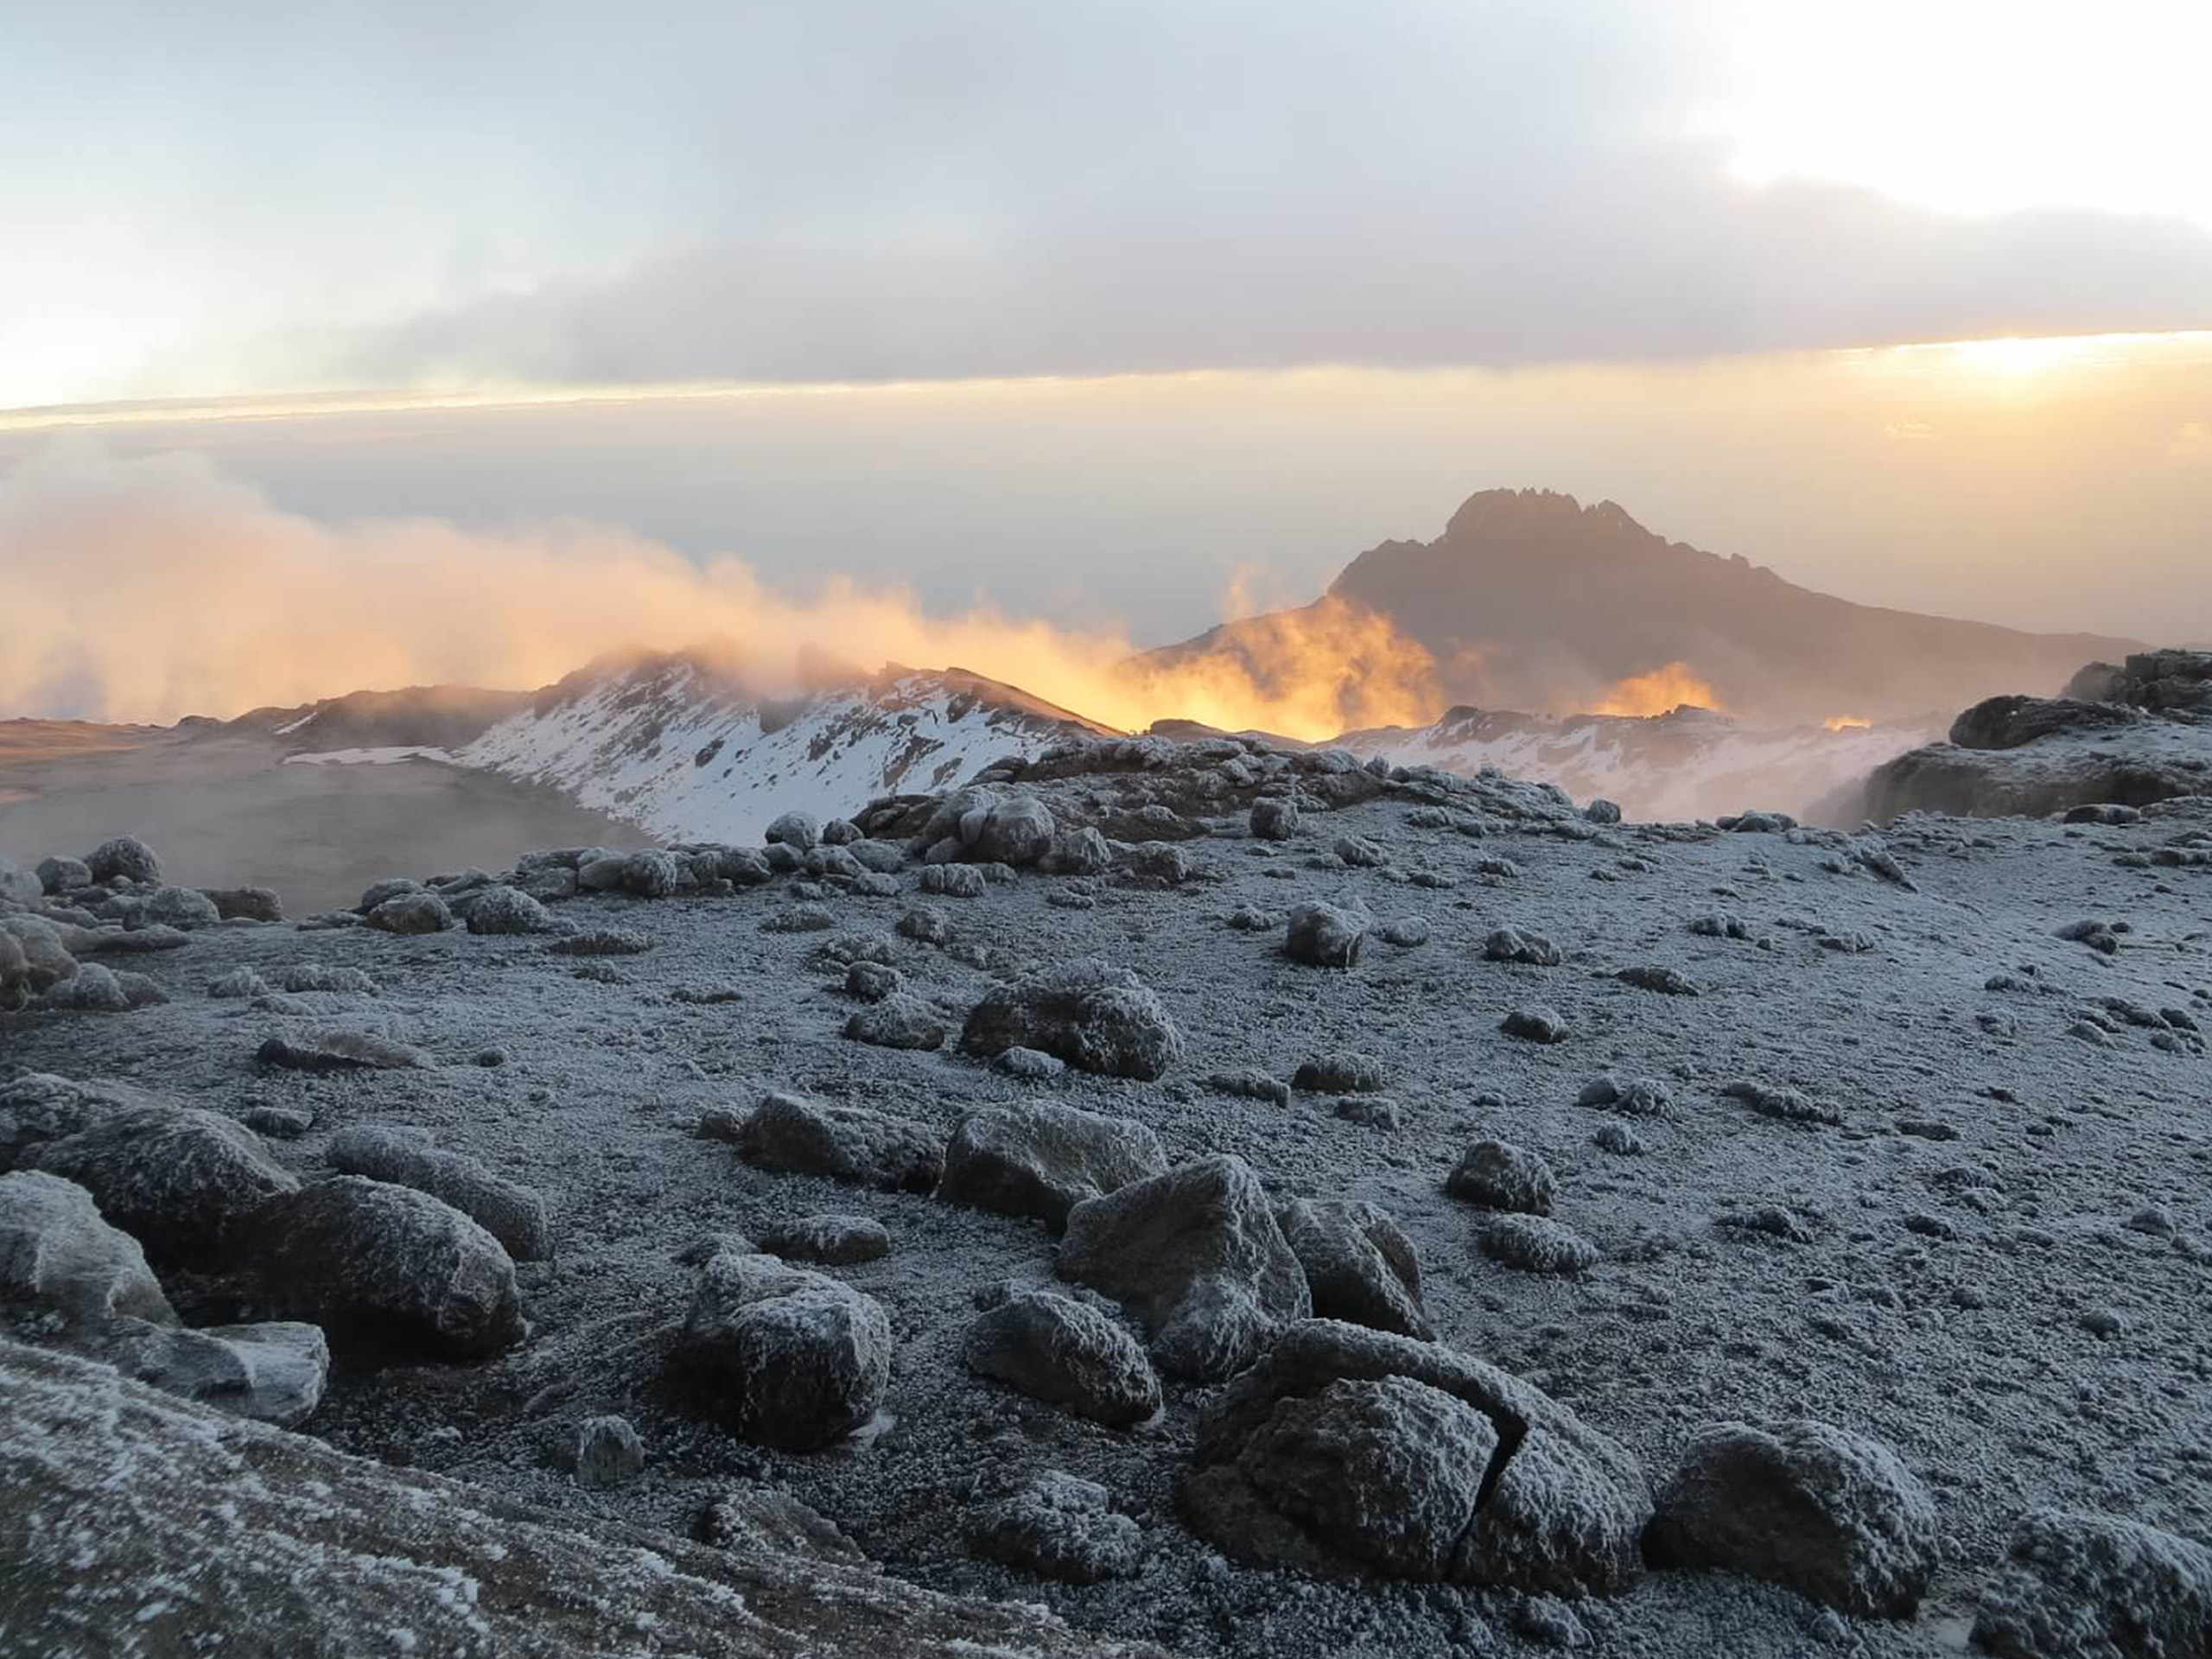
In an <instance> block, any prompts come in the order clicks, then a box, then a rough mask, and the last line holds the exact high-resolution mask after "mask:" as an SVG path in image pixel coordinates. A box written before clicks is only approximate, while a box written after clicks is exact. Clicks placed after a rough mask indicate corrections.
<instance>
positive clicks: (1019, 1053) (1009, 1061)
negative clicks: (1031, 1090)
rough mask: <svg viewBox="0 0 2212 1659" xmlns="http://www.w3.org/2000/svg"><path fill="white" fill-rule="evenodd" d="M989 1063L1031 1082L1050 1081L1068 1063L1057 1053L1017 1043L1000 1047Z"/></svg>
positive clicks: (1012, 1075) (1061, 1071)
mask: <svg viewBox="0 0 2212 1659" xmlns="http://www.w3.org/2000/svg"><path fill="white" fill-rule="evenodd" d="M991 1064H992V1065H995V1066H996V1067H998V1069H999V1070H1000V1071H1003V1072H1005V1073H1007V1075H1008V1076H1009V1077H1021V1078H1025V1079H1027V1081H1029V1082H1031V1083H1050V1082H1051V1081H1052V1079H1053V1078H1054V1077H1059V1076H1060V1075H1061V1074H1062V1073H1064V1072H1065V1071H1066V1070H1067V1069H1068V1063H1067V1062H1066V1061H1065V1060H1064V1059H1061V1058H1059V1057H1058V1055H1053V1054H1047V1053H1046V1052H1044V1051H1043V1050H1041V1049H1035V1048H1023V1047H1020V1046H1018V1045H1017V1046H1015V1047H1013V1048H1005V1049H1001V1050H1000V1051H999V1053H998V1057H997V1058H995V1059H994V1060H993V1061H992V1062H991Z"/></svg>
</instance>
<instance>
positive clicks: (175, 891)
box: [143, 887, 223, 931]
mask: <svg viewBox="0 0 2212 1659" xmlns="http://www.w3.org/2000/svg"><path fill="white" fill-rule="evenodd" d="M143 917H144V918H145V919H146V920H147V921H149V922H153V923H156V924H158V925H161V926H162V927H181V928H184V929H186V930H188V931H189V930H190V929H193V928H195V927H213V926H214V925H216V924H217V923H218V922H220V921H221V920H222V919H223V912H221V911H219V910H218V909H217V908H216V907H215V901H214V900H213V899H210V898H209V897H208V896H207V894H206V893H202V892H200V889H199V888H197V887H156V889H155V890H154V891H153V892H152V893H149V895H148V896H147V899H146V908H145V910H144V912H143Z"/></svg>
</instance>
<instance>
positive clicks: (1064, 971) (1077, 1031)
mask: <svg viewBox="0 0 2212 1659" xmlns="http://www.w3.org/2000/svg"><path fill="white" fill-rule="evenodd" d="M960 1046H961V1048H962V1049H963V1051H964V1052H968V1053H969V1054H976V1055H981V1056H982V1057H984V1058H990V1057H991V1056H994V1055H996V1054H998V1053H1000V1052H1003V1051H1004V1050H1006V1049H1009V1048H1033V1049H1039V1050H1041V1051H1042V1052H1045V1053H1047V1054H1051V1055H1054V1056H1056V1057H1057V1058H1060V1059H1063V1060H1065V1061H1066V1062H1067V1063H1068V1064H1069V1065H1072V1066H1075V1067H1077V1069H1079V1070H1081V1071H1095V1072H1099V1073H1102V1074H1103V1075H1104V1076H1107V1077H1135V1078H1138V1079H1140V1080H1142V1081H1146V1082H1149V1081H1151V1080H1152V1079H1154V1078H1155V1077H1160V1076H1161V1075H1162V1074H1163V1073H1165V1072H1166V1070H1167V1069H1168V1067H1170V1066H1171V1065H1174V1064H1175V1063H1176V1062H1177V1061H1178V1060H1179V1059H1181V1058H1182V1056H1183V1033H1181V1031H1180V1030H1179V1029H1178V1028H1177V1027H1176V1025H1175V1022H1174V1021H1173V1020H1171V1019H1170V1018H1168V1015H1167V1011H1166V1008H1164V1007H1161V1006H1160V999H1159V998H1158V997H1157V996H1155V995H1154V994H1153V993H1152V990H1151V989H1150V988H1148V987H1147V985H1146V984H1145V983H1144V982H1143V981H1141V980H1140V979H1139V978H1138V977H1137V976H1135V974H1133V973H1131V972H1129V971H1128V969H1125V968H1112V967H1109V966H1108V965H1107V964H1106V963H1103V962H1101V961H1099V960H1097V959H1096V957H1084V958H1081V959H1078V960H1077V961H1074V962H1069V963H1062V964H1060V965H1059V966H1058V967H1055V968H1047V969H1041V970H1040V971H1039V972H1036V973H1033V974H1030V975H1027V976H1024V977H1023V978H1021V979H1019V980H1016V981H1014V982H1012V983H1011V984H1005V985H998V986H995V987H993V988H991V989H990V990H989V991H988V992H987V993H986V994H985V995H984V997H983V1000H982V1001H981V1002H978V1003H977V1004H976V1007H975V1008H974V1010H973V1011H972V1012H971V1013H969V1016H968V1020H967V1024H966V1025H965V1027H963V1029H962V1031H961V1034H960Z"/></svg>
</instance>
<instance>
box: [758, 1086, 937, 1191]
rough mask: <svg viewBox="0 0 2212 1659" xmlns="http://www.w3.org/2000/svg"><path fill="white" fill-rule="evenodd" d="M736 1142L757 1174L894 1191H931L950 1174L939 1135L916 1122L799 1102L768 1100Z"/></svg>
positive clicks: (857, 1109) (779, 1096)
mask: <svg viewBox="0 0 2212 1659" xmlns="http://www.w3.org/2000/svg"><path fill="white" fill-rule="evenodd" d="M736 1142H737V1149H738V1155H739V1156H740V1157H741V1158H743V1159H744V1160H745V1161H746V1162H747V1163H748V1164H751V1165H752V1166H753V1167H754V1168H755V1169H765V1170H768V1171H770V1172H772V1173H777V1174H786V1175H827V1176H829V1177H830V1178H831V1179H835V1180H841V1181H857V1182H860V1183H861V1184H862V1185H868V1186H878V1187H882V1188H884V1189H885V1190H886V1191H890V1192H929V1191H930V1190H931V1189H932V1188H933V1187H935V1186H936V1185H937V1184H938V1176H939V1175H940V1174H942V1173H943V1172H944V1153H943V1152H942V1150H941V1149H940V1148H939V1147H938V1141H937V1137H936V1135H932V1134H931V1132H930V1131H929V1130H927V1129H925V1128H923V1127H922V1126H921V1125H920V1124H918V1123H911V1122H907V1121H906V1120H905V1119H903V1118H896V1117H890V1116H886V1115H885V1114H883V1113H881V1112H874V1111H870V1110H868V1109H867V1108H866V1107H864V1106H844V1105H837V1104H834V1103H817V1102H815V1101H810V1100H802V1099H800V1098H799V1097H798V1096H797V1095H785V1094H774V1095H769V1096H766V1097H765V1098H764V1099H763V1100H762V1101H761V1102H760V1104H759V1105H758V1106H756V1107H754V1108H753V1110H752V1112H751V1113H750V1114H749V1115H747V1117H746V1118H745V1121H744V1122H742V1123H741V1124H740V1125H739V1126H738V1129H737V1135H736Z"/></svg>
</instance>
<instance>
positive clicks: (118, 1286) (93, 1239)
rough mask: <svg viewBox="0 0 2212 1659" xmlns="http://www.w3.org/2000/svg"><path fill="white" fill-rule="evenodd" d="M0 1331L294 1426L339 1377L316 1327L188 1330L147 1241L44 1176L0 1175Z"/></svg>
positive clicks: (66, 1184)
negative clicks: (152, 1264)
mask: <svg viewBox="0 0 2212 1659" xmlns="http://www.w3.org/2000/svg"><path fill="white" fill-rule="evenodd" d="M0 1328H12V1329H13V1330H14V1331H16V1332H17V1333H18V1334H21V1335H25V1336H29V1337H32V1338H35V1339H37V1340H39V1341H41V1342H47V1343H56V1344H60V1345H61V1346H64V1347H67V1348H69V1349H71V1350H72V1351H75V1352H78V1353H81V1354H85V1355H86V1356H88V1357H92V1358H96V1359H99V1360H103V1361H105V1363H108V1364H111V1365H113V1366H115V1367H116V1368H117V1369H118V1370H120V1371H122V1372H123V1374H124V1376H131V1377H136V1378H137V1379H138V1380H139V1381H141V1382H143V1383H150V1384H152V1385H153V1386H154V1387H156V1388H158V1389H162V1390H164V1391H165V1392H167V1393H169V1394H174V1395H180V1396H181V1397H183V1398H185V1399H188V1400H196V1401H199V1402H202V1403H204V1404H207V1405H210V1406H213V1407H215V1408H218V1409H219V1410H222V1411H225V1412H227V1413H229V1414H232V1415H233V1416H240V1417H251V1418H256V1419H258V1420H259V1421H264V1422H272V1423H278V1424H283V1425H286V1426H289V1425H290V1424H293V1423H296V1422H298V1421H301V1420H302V1418H304V1417H306V1416H307V1415H308V1413H310V1412H312V1411H313V1410H314V1409H315V1406H316V1404H317V1403H318V1402H320V1401H321V1398H322V1389H323V1383H324V1381H325V1379H326V1378H327V1376H328V1375H329V1370H330V1353H329V1350H328V1348H327V1345H326V1344H324V1341H323V1336H322V1332H321V1331H319V1330H317V1329H316V1328H315V1326H314V1325H225V1326H218V1327H214V1328H211V1329H206V1330H199V1331H187V1330H185V1329H184V1328H182V1326H181V1325H179V1324H178V1323H177V1317H176V1313H175V1310H174V1309H173V1308H172V1307H171V1306H169V1301H168V1297H167V1296H166V1295H164V1294H162V1287H161V1286H160V1285H159V1284H158V1283H157V1282H156V1281H155V1278H154V1275H153V1273H152V1271H151V1269H149V1268H148V1267H147V1265H146V1257H145V1255H144V1252H143V1250H142V1249H141V1248H140V1246H139V1244H138V1242H137V1240H136V1239H134V1238H132V1237H131V1236H130V1234H128V1233H126V1232H124V1230H122V1229H120V1228H118V1227H116V1226H113V1225H111V1224H110V1223H109V1222H108V1221H106V1220H105V1218H104V1217H102V1216H101V1215H100V1213H99V1209H98V1207H97V1206H96V1205H94V1203H93V1201H92V1194H91V1193H89V1192H86V1190H85V1189H84V1188H83V1187H81V1186H79V1185H77V1184H76V1183H75V1182H73V1181H68V1180H64V1179H61V1178H60V1176H58V1175H49V1174H47V1173H44V1172H42V1171H36V1170H18V1171H16V1172H14V1173H10V1174H8V1175H0Z"/></svg>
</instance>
